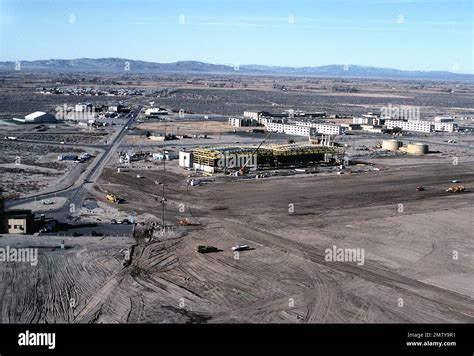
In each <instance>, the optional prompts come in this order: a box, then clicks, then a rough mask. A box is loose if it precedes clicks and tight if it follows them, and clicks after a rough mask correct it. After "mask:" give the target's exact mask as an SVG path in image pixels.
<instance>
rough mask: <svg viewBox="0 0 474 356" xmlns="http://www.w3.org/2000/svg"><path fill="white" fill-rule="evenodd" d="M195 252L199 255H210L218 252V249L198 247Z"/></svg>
mask: <svg viewBox="0 0 474 356" xmlns="http://www.w3.org/2000/svg"><path fill="white" fill-rule="evenodd" d="M196 251H197V252H199V253H211V252H219V249H218V248H217V247H214V246H205V245H199V246H198V247H197V248H196Z"/></svg>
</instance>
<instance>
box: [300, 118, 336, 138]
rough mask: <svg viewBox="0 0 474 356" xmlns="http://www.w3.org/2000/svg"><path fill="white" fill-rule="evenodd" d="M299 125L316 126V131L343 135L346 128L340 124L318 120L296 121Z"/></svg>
mask: <svg viewBox="0 0 474 356" xmlns="http://www.w3.org/2000/svg"><path fill="white" fill-rule="evenodd" d="M295 124H296V125H297V126H304V127H310V128H314V129H315V131H316V133H318V134H324V135H341V134H342V133H343V132H344V129H343V128H342V127H341V126H340V125H335V124H325V123H317V122H306V121H296V122H295Z"/></svg>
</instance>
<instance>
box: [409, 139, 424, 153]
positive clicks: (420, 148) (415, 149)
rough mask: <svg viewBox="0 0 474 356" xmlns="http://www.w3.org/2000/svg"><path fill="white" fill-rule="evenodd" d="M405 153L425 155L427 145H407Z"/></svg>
mask: <svg viewBox="0 0 474 356" xmlns="http://www.w3.org/2000/svg"><path fill="white" fill-rule="evenodd" d="M407 153H409V154H412V155H425V154H427V153H428V145H426V144H424V143H418V142H417V143H410V144H408V145H407Z"/></svg>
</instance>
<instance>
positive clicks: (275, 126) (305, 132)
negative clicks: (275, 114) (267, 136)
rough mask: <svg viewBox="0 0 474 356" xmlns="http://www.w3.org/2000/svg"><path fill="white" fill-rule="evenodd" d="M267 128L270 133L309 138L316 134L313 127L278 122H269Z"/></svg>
mask: <svg viewBox="0 0 474 356" xmlns="http://www.w3.org/2000/svg"><path fill="white" fill-rule="evenodd" d="M266 128H267V130H268V131H272V132H278V133H284V134H287V135H297V136H309V135H310V134H312V133H313V132H314V130H313V129H312V128H311V127H306V126H298V125H288V124H281V123H278V122H269V123H268V124H267V125H266Z"/></svg>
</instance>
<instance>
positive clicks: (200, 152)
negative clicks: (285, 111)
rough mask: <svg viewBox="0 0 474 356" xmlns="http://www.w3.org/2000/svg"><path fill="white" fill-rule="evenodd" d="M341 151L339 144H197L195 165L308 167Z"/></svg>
mask: <svg viewBox="0 0 474 356" xmlns="http://www.w3.org/2000/svg"><path fill="white" fill-rule="evenodd" d="M342 154H343V152H342V149H341V148H338V147H329V146H321V145H314V144H297V143H293V144H285V145H265V146H227V147H212V148H198V149H195V150H194V151H193V166H194V168H196V169H202V170H204V171H207V172H216V171H226V170H227V169H240V168H242V167H245V168H248V169H250V170H256V169H278V168H290V167H307V166H308V165H312V164H318V163H320V162H336V161H338V159H339V158H340V156H341V155H342Z"/></svg>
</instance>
